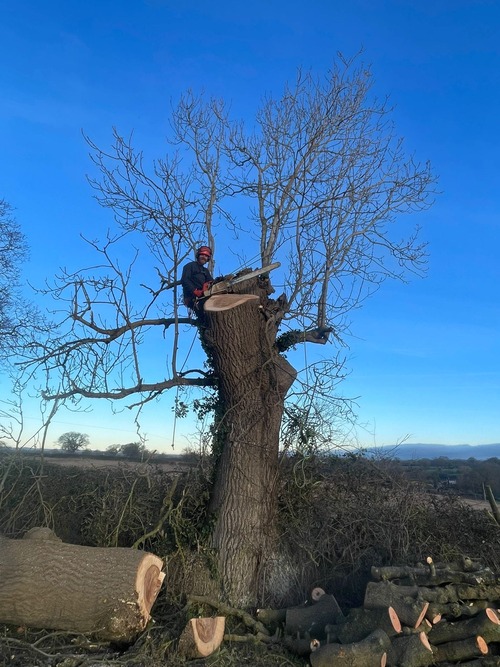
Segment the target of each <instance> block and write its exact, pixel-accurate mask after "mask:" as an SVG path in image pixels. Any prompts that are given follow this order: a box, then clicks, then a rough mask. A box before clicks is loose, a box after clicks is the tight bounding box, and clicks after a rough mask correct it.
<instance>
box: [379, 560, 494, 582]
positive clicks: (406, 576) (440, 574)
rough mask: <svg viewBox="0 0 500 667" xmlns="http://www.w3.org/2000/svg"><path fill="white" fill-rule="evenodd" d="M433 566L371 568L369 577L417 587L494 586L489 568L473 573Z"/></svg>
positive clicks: (492, 574) (451, 567)
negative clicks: (397, 581)
mask: <svg viewBox="0 0 500 667" xmlns="http://www.w3.org/2000/svg"><path fill="white" fill-rule="evenodd" d="M432 565H434V564H433V563H432V561H431V562H430V563H429V564H428V565H427V566H425V565H421V566H418V567H407V566H402V567H397V566H386V567H372V568H371V575H372V579H374V580H375V581H391V580H395V579H397V580H400V581H403V582H406V581H407V582H409V583H410V582H411V583H413V584H417V585H418V586H438V585H441V584H470V585H472V586H480V585H484V584H495V583H496V576H495V574H494V573H493V571H492V570H491V569H490V568H487V567H486V568H482V569H480V570H476V571H475V572H462V571H460V570H457V569H456V567H454V566H439V565H435V566H434V567H431V566H432Z"/></svg>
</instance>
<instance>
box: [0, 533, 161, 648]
mask: <svg viewBox="0 0 500 667" xmlns="http://www.w3.org/2000/svg"><path fill="white" fill-rule="evenodd" d="M27 537H28V538H29V537H31V539H21V540H11V539H7V538H5V537H1V536H0V623H5V624H14V625H22V626H27V627H32V628H45V629H54V630H66V631H74V632H81V633H91V634H94V635H96V636H97V637H98V638H99V639H101V640H104V641H115V642H129V641H132V640H133V639H134V638H135V637H136V636H137V634H138V633H139V632H141V631H142V630H144V628H145V627H146V624H147V623H148V621H149V619H150V618H151V615H150V611H151V607H152V606H153V603H154V601H155V599H156V597H157V595H158V593H159V590H160V587H161V584H162V581H163V579H164V577H165V574H164V573H163V572H162V571H161V570H162V567H163V561H162V560H161V558H159V557H158V556H155V555H153V554H150V553H145V552H143V551H137V550H135V549H127V548H124V547H116V548H101V547H83V546H77V545H74V544H65V543H64V542H60V541H54V540H52V539H41V538H40V536H38V538H37V537H36V535H35V534H34V533H31V536H27ZM56 540H57V538H56Z"/></svg>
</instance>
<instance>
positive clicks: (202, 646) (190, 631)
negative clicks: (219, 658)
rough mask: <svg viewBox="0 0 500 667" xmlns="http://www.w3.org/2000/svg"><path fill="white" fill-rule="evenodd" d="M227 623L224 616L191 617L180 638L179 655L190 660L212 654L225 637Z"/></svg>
mask: <svg viewBox="0 0 500 667" xmlns="http://www.w3.org/2000/svg"><path fill="white" fill-rule="evenodd" d="M225 625H226V619H225V618H224V616H216V617H215V618H191V619H190V620H189V622H188V624H187V625H186V627H185V628H184V630H183V632H182V634H181V636H180V638H179V645H178V653H179V655H181V656H183V657H185V658H187V659H188V660H194V659H195V658H206V657H207V656H209V655H212V653H214V652H215V651H216V650H217V649H218V648H219V646H220V645H221V643H222V640H223V639H224V628H225Z"/></svg>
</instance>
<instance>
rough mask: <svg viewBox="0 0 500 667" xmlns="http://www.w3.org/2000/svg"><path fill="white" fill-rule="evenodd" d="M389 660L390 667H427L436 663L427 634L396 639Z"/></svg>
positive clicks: (422, 633)
mask: <svg viewBox="0 0 500 667" xmlns="http://www.w3.org/2000/svg"><path fill="white" fill-rule="evenodd" d="M387 658H388V659H387V664H388V665H389V666H390V667H392V666H393V665H397V666H398V667H427V666H428V665H431V664H432V663H433V662H434V657H433V652H432V648H431V645H430V644H429V640H428V639H427V636H426V634H425V632H420V633H419V634H414V635H408V636H406V637H398V638H396V639H394V640H393V642H392V645H391V649H390V651H389V652H388V655H387Z"/></svg>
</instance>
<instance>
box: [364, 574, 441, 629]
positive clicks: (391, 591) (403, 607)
mask: <svg viewBox="0 0 500 667" xmlns="http://www.w3.org/2000/svg"><path fill="white" fill-rule="evenodd" d="M408 593H409V594H408ZM418 595H419V588H418V586H411V587H406V586H396V585H395V584H392V583H390V582H386V581H382V582H380V583H378V582H373V581H370V582H369V583H368V585H367V586H366V590H365V599H364V607H365V609H388V608H389V607H392V608H393V609H394V611H395V612H396V614H397V615H398V617H399V620H400V621H401V623H403V624H404V625H408V626H410V627H411V628H416V627H418V626H419V625H420V623H422V621H423V619H424V617H425V614H426V612H427V608H428V606H429V603H428V602H426V601H424V600H420V599H418V597H417V596H418Z"/></svg>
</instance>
